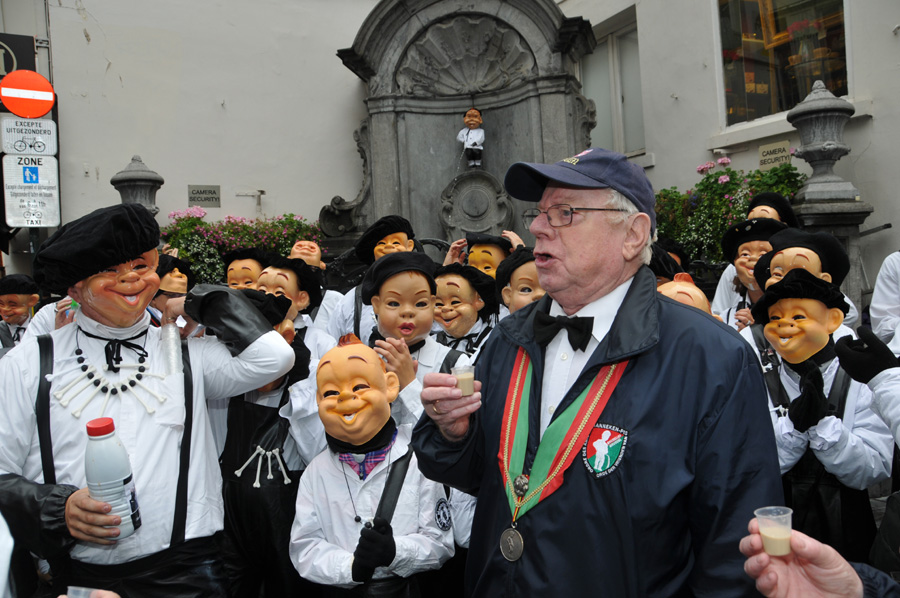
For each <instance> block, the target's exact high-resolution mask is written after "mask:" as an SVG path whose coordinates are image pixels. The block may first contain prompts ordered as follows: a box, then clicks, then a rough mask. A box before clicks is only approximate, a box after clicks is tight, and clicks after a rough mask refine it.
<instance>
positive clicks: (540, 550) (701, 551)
mask: <svg viewBox="0 0 900 598" xmlns="http://www.w3.org/2000/svg"><path fill="white" fill-rule="evenodd" d="M549 305H550V300H549V297H545V298H544V299H542V300H541V301H539V302H537V303H536V304H532V306H529V307H527V308H525V309H523V310H520V311H519V312H516V313H515V314H513V315H512V316H510V317H508V318H505V319H504V320H503V321H501V323H500V325H499V327H498V329H497V332H495V333H494V334H493V335H492V337H491V339H490V340H489V342H488V343H487V345H486V346H485V347H484V348H483V349H482V354H481V357H480V359H479V361H478V365H477V368H476V379H478V380H481V382H482V384H483V387H482V395H483V402H482V407H481V409H480V410H479V411H478V412H477V413H476V414H475V415H474V416H473V418H472V422H471V427H470V430H469V434H468V436H467V437H466V439H465V440H463V441H462V442H460V443H449V442H447V441H446V440H444V439H443V437H442V436H441V435H440V432H439V431H438V429H437V427H436V426H434V425H433V423H432V422H431V420H430V419H428V418H427V417H423V418H422V420H420V421H419V424H418V426H417V428H416V431H415V435H414V446H415V449H416V454H417V457H418V459H419V467H420V469H421V470H422V471H423V473H425V475H426V476H428V477H429V478H432V479H434V480H437V481H440V482H443V483H445V484H449V485H451V486H454V487H456V488H459V489H461V490H465V491H469V492H472V493H473V494H477V496H478V503H477V507H476V512H475V520H474V524H473V529H472V540H471V544H470V549H469V560H468V568H467V589H468V591H469V592H470V593H472V595H474V596H510V597H513V596H517V597H518V596H566V597H568V596H591V595H605V596H617V597H625V596H634V597H638V596H694V595H695V596H715V597H716V598H722V597H729V596H752V595H757V594H756V591H755V589H754V587H753V582H752V580H750V578H748V577H747V576H746V575H745V574H744V571H743V561H744V559H743V557H742V556H741V554H740V552H739V550H738V543H739V541H740V539H741V537H743V536H744V535H746V533H747V523H748V522H749V520H750V519H751V518H752V517H753V510H754V509H756V508H758V507H761V506H766V505H773V504H783V495H782V490H781V478H780V475H779V469H778V459H777V455H776V450H775V442H774V437H773V432H772V424H771V422H770V420H769V414H768V409H767V400H766V391H765V387H764V383H763V378H762V375H761V373H760V370H759V365H758V363H757V362H756V358H755V356H754V355H753V353H752V351H751V350H750V347H749V346H748V345H747V344H746V343H745V342H744V341H743V340H742V339H741V338H740V337H739V336H738V335H737V334H735V333H734V332H733V331H732V330H730V329H728V328H727V327H725V326H724V325H722V324H720V323H718V322H716V321H714V320H713V319H712V318H710V317H709V316H708V315H706V314H703V313H702V312H700V311H699V310H696V309H694V308H692V307H687V306H685V305H682V304H680V303H676V302H674V301H671V300H669V299H668V298H666V297H663V296H662V295H660V294H659V293H657V291H656V279H655V277H654V276H653V274H652V272H651V271H650V270H649V269H648V268H641V269H640V271H639V272H638V273H637V274H636V276H635V279H634V281H633V283H632V285H631V288H630V289H629V290H628V294H627V295H626V297H625V300H624V302H623V304H622V307H621V308H620V309H619V312H618V314H617V315H616V318H615V321H614V322H613V325H612V328H611V329H610V331H609V333H608V335H607V336H606V338H605V339H604V340H603V341H602V342H601V343H600V346H599V347H598V348H597V350H596V351H595V352H594V354H593V355H592V356H591V358H590V360H589V362H588V365H587V366H586V368H585V371H584V372H582V375H581V376H580V377H579V378H578V381H577V382H576V383H575V385H574V386H573V388H572V389H570V390H569V391H568V393H567V394H566V396H565V397H564V399H563V402H562V403H561V404H560V406H559V407H558V408H557V409H556V414H559V413H561V412H562V411H563V409H564V408H565V407H566V406H567V405H568V404H570V403H571V401H572V400H573V399H574V398H575V397H576V396H577V395H578V394H579V393H580V392H581V391H582V390H583V389H584V388H585V386H587V385H588V384H589V383H590V382H591V381H592V379H593V378H594V376H595V375H596V374H597V372H598V370H599V368H600V367H601V366H602V365H604V364H608V363H613V362H618V361H622V360H625V359H628V360H630V361H629V363H628V366H627V369H626V370H625V373H624V375H623V377H622V379H621V381H620V382H619V385H618V386H617V388H616V390H615V392H614V393H613V395H612V397H611V398H610V400H609V403H608V404H607V406H606V408H605V410H604V411H603V413H602V415H601V416H600V419H599V421H598V423H597V426H606V427H609V426H613V427H615V428H617V429H619V430H621V431H623V432H624V435H625V439H624V448H623V449H622V451H621V458H620V460H619V462H618V463H617V464H616V466H615V467H614V468H611V471H609V470H608V471H606V472H604V473H605V474H606V475H603V476H598V475H597V474H595V473H594V471H593V470H592V469H591V468H590V465H589V463H588V460H587V458H586V457H585V458H583V455H586V454H587V453H586V452H583V453H582V454H581V455H579V456H577V457H576V458H575V461H574V462H573V463H572V465H571V466H570V467H569V469H568V470H567V471H566V472H565V478H564V483H563V485H562V487H561V488H560V489H559V490H557V491H556V493H555V494H553V495H551V496H550V497H549V498H547V499H546V500H545V501H544V502H542V503H540V504H538V505H537V506H535V507H534V508H533V509H532V510H531V511H530V512H528V513H527V514H526V515H525V516H524V517H523V518H521V519H520V520H519V524H518V530H519V531H520V532H521V534H522V536H523V538H524V544H525V548H524V554H523V556H522V558H521V559H519V560H518V561H516V562H513V563H510V562H508V561H506V560H505V559H504V558H503V556H502V555H501V554H500V550H499V538H500V534H501V533H502V531H503V530H504V529H506V528H507V527H509V524H510V521H511V513H510V507H509V503H508V501H507V498H506V496H505V494H504V491H503V481H502V478H501V473H500V468H499V465H498V456H497V455H498V450H499V443H500V436H501V429H502V422H501V420H502V416H503V409H504V405H505V399H506V393H507V388H508V385H509V380H510V372H511V370H512V367H513V361H514V359H515V356H516V352H517V350H518V348H519V347H523V348H524V349H525V351H527V352H528V354H529V355H530V356H531V357H532V364H533V367H534V375H535V379H534V382H533V384H532V389H533V391H532V401H531V409H530V421H531V425H530V430H529V441H528V448H527V453H526V458H525V465H526V471H527V470H528V469H529V468H530V465H531V462H532V461H533V459H534V454H535V452H536V450H537V445H538V442H539V421H540V414H539V410H540V400H539V396H538V395H539V393H540V388H541V377H542V374H543V372H542V370H543V351H542V349H541V348H540V347H539V346H538V345H537V344H536V343H535V342H534V340H533V334H532V330H533V328H532V320H533V318H534V313H535V311H536V310H544V311H547V310H548V309H549ZM589 442H590V439H588V443H589ZM588 443H585V448H584V449H583V450H586V448H587V444H588Z"/></svg>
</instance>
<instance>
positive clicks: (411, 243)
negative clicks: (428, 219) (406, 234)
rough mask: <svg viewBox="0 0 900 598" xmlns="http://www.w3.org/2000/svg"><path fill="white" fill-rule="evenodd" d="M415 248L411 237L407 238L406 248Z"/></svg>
mask: <svg viewBox="0 0 900 598" xmlns="http://www.w3.org/2000/svg"><path fill="white" fill-rule="evenodd" d="M415 248H416V242H415V241H414V240H413V239H407V240H406V250H407V251H412V250H413V249H415Z"/></svg>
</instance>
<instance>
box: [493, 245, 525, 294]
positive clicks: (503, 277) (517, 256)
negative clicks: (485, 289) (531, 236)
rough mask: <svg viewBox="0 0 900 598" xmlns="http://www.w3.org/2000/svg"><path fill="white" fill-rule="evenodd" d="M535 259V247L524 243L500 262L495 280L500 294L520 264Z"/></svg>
mask: <svg viewBox="0 0 900 598" xmlns="http://www.w3.org/2000/svg"><path fill="white" fill-rule="evenodd" d="M533 261H534V249H532V248H531V247H525V246H524V245H522V246H520V247H517V248H516V250H515V251H513V252H512V253H510V254H509V257H508V258H506V259H505V260H503V261H502V262H500V265H499V266H497V280H496V281H495V284H496V287H497V294H498V296H499V294H500V292H501V291H502V290H503V287H505V286H506V285H508V284H509V281H510V280H511V279H512V275H513V272H515V271H516V270H517V269H518V268H519V266H523V265H525V264H527V263H528V262H533Z"/></svg>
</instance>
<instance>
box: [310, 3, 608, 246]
mask: <svg viewBox="0 0 900 598" xmlns="http://www.w3.org/2000/svg"><path fill="white" fill-rule="evenodd" d="M595 45H596V40H595V39H594V35H593V32H592V30H591V27H590V23H589V22H588V21H586V20H584V19H582V18H566V17H565V16H564V15H563V14H562V12H561V11H560V10H559V8H558V7H557V6H556V3H555V2H554V1H553V0H505V1H501V0H478V1H477V2H474V1H468V2H464V1H458V0H457V1H450V0H448V1H440V0H437V1H436V0H383V1H382V2H380V3H379V4H378V5H377V6H376V7H375V8H374V10H373V11H372V13H371V14H370V15H369V17H368V18H367V19H366V21H365V22H364V23H363V25H362V27H361V28H360V30H359V32H358V34H357V36H356V39H355V40H354V42H353V46H352V47H351V48H347V49H344V50H339V51H338V56H339V57H340V59H341V60H342V61H343V63H344V65H345V66H346V67H347V68H349V69H350V70H352V71H353V72H354V73H356V75H358V76H359V77H360V78H361V79H362V80H363V81H365V83H366V85H367V93H366V100H365V102H366V106H367V111H368V117H367V118H366V119H365V120H364V121H363V123H362V124H361V126H360V128H359V129H358V130H357V132H356V134H355V135H354V137H355V139H356V142H357V145H358V149H359V153H360V156H361V157H362V161H363V180H362V184H361V186H360V191H359V194H358V195H357V197H356V198H354V199H352V200H347V199H344V198H342V197H335V198H334V199H333V200H332V201H331V203H330V204H329V205H326V206H325V207H324V208H323V209H322V211H321V213H320V216H319V218H320V222H321V224H322V227H323V230H324V231H325V233H326V235H327V236H329V237H331V238H330V239H328V240H327V241H326V243H327V244H329V245H332V246H334V247H346V246H348V244H349V243H351V242H352V240H353V239H354V238H355V237H358V235H359V234H360V233H361V231H362V230H364V229H365V228H366V226H368V225H369V224H370V223H372V222H374V221H375V220H376V219H377V218H379V217H381V216H384V215H386V214H400V215H402V216H404V217H406V218H408V219H409V220H410V222H411V223H412V225H413V228H414V229H415V231H416V234H417V236H418V237H422V238H436V239H444V240H453V239H455V238H459V237H460V236H462V231H463V230H478V231H489V232H493V233H495V234H499V232H500V231H501V230H503V229H504V228H506V229H509V228H512V229H513V230H515V231H516V232H518V233H519V234H520V235H522V236H523V238H525V239H526V241H527V240H529V235H528V233H527V231H525V230H524V228H523V226H522V224H521V218H520V214H521V212H522V210H523V209H525V208H526V207H527V206H524V205H521V202H518V201H515V200H511V199H510V198H509V197H508V196H507V195H506V193H505V191H504V190H503V186H502V181H503V177H504V175H505V173H506V170H507V168H508V167H509V165H510V164H512V163H513V162H517V161H538V162H552V161H556V160H559V159H562V158H565V157H567V156H570V155H573V154H575V153H578V152H579V151H581V150H583V149H584V148H586V147H589V146H590V131H591V129H592V128H593V127H594V125H595V122H596V119H595V114H596V112H595V109H594V105H593V102H592V101H590V100H587V99H586V98H584V97H583V96H581V95H580V90H581V85H580V84H579V82H578V80H577V79H576V77H575V69H576V64H577V63H578V61H579V60H580V59H581V57H582V56H583V55H585V54H587V53H590V52H591V51H593V49H594V46H595ZM473 106H474V107H476V108H478V109H479V110H481V112H482V116H483V119H484V124H483V125H482V128H483V129H484V131H485V137H486V139H485V142H484V152H483V167H482V168H481V169H469V168H467V163H466V160H465V158H464V157H463V155H462V145H461V144H460V143H459V142H457V141H456V135H457V133H458V132H459V131H460V129H462V128H463V127H464V125H463V115H464V114H465V112H466V111H467V110H468V109H469V108H471V107H473Z"/></svg>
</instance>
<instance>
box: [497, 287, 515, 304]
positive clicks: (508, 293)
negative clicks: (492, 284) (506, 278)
mask: <svg viewBox="0 0 900 598" xmlns="http://www.w3.org/2000/svg"><path fill="white" fill-rule="evenodd" d="M512 293H513V291H512V287H511V286H509V285H506V286H505V287H503V288H502V289H500V296H501V297H502V298H503V304H504V305H505V306H506V307H509V303H510V301H512Z"/></svg>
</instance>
